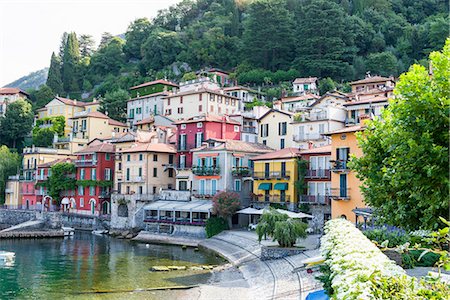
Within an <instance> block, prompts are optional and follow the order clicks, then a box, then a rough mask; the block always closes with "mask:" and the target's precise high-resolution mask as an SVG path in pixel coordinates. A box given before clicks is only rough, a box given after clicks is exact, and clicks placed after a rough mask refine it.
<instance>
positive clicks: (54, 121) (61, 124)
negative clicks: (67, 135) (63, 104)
mask: <svg viewBox="0 0 450 300" xmlns="http://www.w3.org/2000/svg"><path fill="white" fill-rule="evenodd" d="M44 124H50V125H51V127H49V128H50V129H51V130H52V131H53V132H54V133H56V134H57V135H58V136H63V135H64V128H65V126H66V119H65V118H64V116H55V117H45V118H41V119H39V120H36V126H35V127H34V128H33V133H34V132H35V130H36V131H37V130H38V129H39V126H41V125H44Z"/></svg>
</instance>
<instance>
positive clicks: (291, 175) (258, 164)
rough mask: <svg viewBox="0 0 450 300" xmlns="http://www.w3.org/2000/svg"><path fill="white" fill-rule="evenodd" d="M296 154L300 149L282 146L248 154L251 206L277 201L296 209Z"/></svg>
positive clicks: (297, 157) (297, 198)
mask: <svg viewBox="0 0 450 300" xmlns="http://www.w3.org/2000/svg"><path fill="white" fill-rule="evenodd" d="M299 158H300V150H299V149H297V148H284V149H281V150H278V151H275V152H271V153H266V154H262V155H258V156H256V157H252V158H251V160H252V161H253V180H254V181H253V193H254V195H253V198H254V201H253V205H254V206H256V207H265V206H269V205H274V204H278V205H283V206H286V208H287V209H289V210H297V208H298V200H299V191H298V189H297V188H296V182H297V181H298V167H299V166H298V159H299Z"/></svg>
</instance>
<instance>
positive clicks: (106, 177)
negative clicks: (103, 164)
mask: <svg viewBox="0 0 450 300" xmlns="http://www.w3.org/2000/svg"><path fill="white" fill-rule="evenodd" d="M105 180H111V169H108V168H106V169H105Z"/></svg>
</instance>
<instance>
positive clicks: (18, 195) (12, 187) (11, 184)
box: [5, 175, 22, 209]
mask: <svg viewBox="0 0 450 300" xmlns="http://www.w3.org/2000/svg"><path fill="white" fill-rule="evenodd" d="M5 205H6V208H8V209H20V208H22V183H21V181H20V176H19V175H13V176H9V177H8V181H6V185H5Z"/></svg>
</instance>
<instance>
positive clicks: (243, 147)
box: [192, 139, 274, 153]
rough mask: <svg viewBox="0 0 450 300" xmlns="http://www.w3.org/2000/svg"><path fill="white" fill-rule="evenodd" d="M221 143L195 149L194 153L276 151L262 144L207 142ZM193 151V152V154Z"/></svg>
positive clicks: (213, 140)
mask: <svg viewBox="0 0 450 300" xmlns="http://www.w3.org/2000/svg"><path fill="white" fill-rule="evenodd" d="M209 141H212V142H219V143H220V144H219V145H217V146H213V147H200V148H197V149H193V151H217V150H226V151H236V152H248V153H268V152H272V151H274V149H272V148H270V147H268V146H266V145H264V144H260V143H249V142H244V141H239V140H223V139H208V140H207V141H206V142H209ZM193 151H192V152H193Z"/></svg>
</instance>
